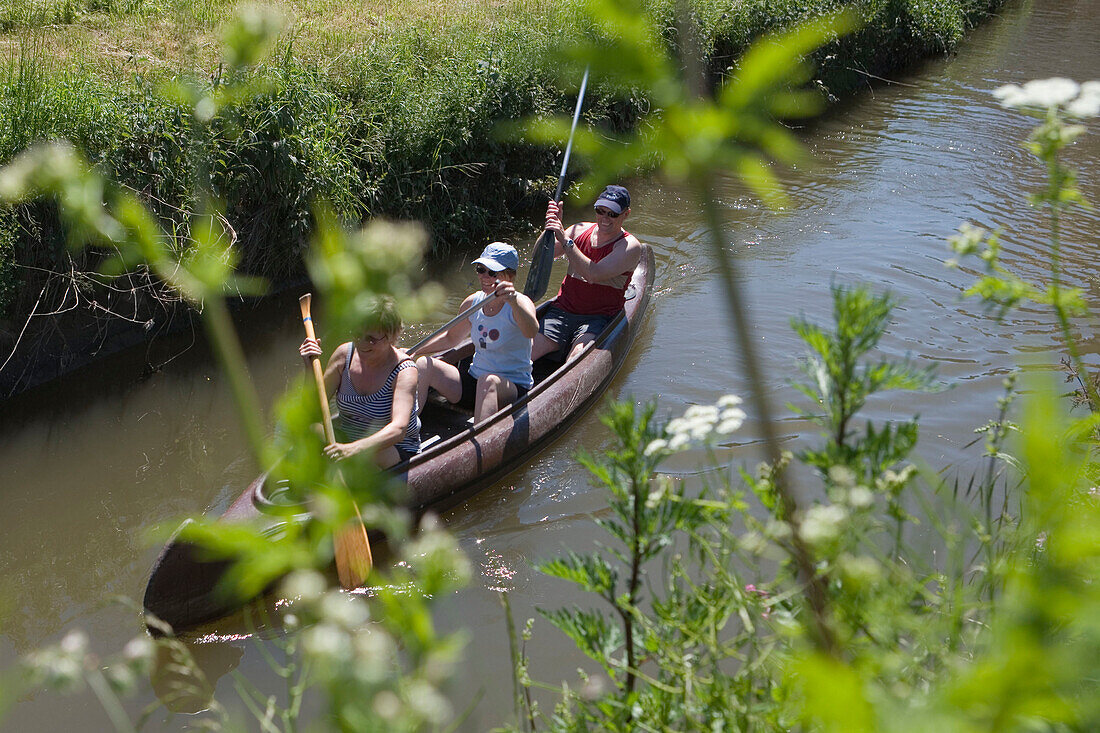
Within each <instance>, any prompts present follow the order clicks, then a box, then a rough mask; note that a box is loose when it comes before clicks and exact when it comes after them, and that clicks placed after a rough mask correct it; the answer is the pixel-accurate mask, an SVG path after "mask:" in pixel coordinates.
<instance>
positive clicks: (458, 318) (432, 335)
mask: <svg viewBox="0 0 1100 733" xmlns="http://www.w3.org/2000/svg"><path fill="white" fill-rule="evenodd" d="M498 297H500V296H498V295H497V294H496V293H493V294H492V295H491V296H489V297H488V298H486V299H485V300H483V301H481V302H480V303H475V304H474V305H471V306H470V307H469V308H467V309H466V310H464V311H462V312H461V313H459V314H458V315H457V316H455V317H454V318H452V319H451V320H449V321H447V322H446V323H444V324H443V325H442V326H440V327H439V328H437V329H435V330H434V331H432V332H431V333H429V334H428V335H427V336H425V337H424V338H422V339H420V340H419V341H417V342H416V343H415V344H413V346H412V348H410V349H408V352H409V353H410V354H411V353H413V352H414V351H416V350H417V349H419V348H420V347H421V346H423V345H424V344H426V343H428V342H429V341H431V340H432V339H434V338H435V337H436V336H438V335H439V334H441V333H443V332H444V331H446V330H447V329H448V328H450V327H451V326H453V325H455V324H456V323H458V322H459V321H461V320H462V319H463V318H466V317H467V316H469V315H471V314H473V313H477V312H478V311H479V310H481V309H482V308H484V307H485V306H486V305H488V304H489V301H491V300H493V299H494V298H498Z"/></svg>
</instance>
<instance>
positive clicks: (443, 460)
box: [144, 247, 653, 632]
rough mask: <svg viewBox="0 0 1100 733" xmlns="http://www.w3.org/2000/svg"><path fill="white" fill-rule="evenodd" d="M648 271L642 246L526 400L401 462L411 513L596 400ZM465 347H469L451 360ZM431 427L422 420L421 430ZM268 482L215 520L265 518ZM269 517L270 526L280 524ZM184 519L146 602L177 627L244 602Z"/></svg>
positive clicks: (515, 457)
mask: <svg viewBox="0 0 1100 733" xmlns="http://www.w3.org/2000/svg"><path fill="white" fill-rule="evenodd" d="M652 275H653V253H652V251H651V250H650V249H649V248H648V247H645V248H644V252H643V257H642V261H641V262H640V263H639V265H638V267H637V268H636V269H635V272H634V276H633V280H632V282H631V286H630V288H629V290H628V293H629V295H628V300H627V302H626V305H625V307H624V309H623V311H622V312H621V313H620V314H619V315H617V316H616V317H615V318H614V319H613V320H612V321H611V323H609V324H608V326H607V328H606V329H604V331H603V332H602V333H601V334H600V336H599V337H598V338H597V339H596V341H594V342H593V343H591V344H589V345H588V346H587V347H586V349H585V351H584V353H583V354H582V355H581V356H580V357H579V358H578V359H576V360H574V361H572V362H569V363H568V364H565V365H563V366H561V367H558V368H557V369H555V370H553V371H551V372H549V373H548V374H546V375H545V376H543V377H542V378H541V379H538V381H537V382H536V384H535V386H534V388H532V390H531V391H530V392H529V393H528V395H527V396H526V397H525V398H524V399H523V400H520V401H518V402H516V403H515V404H513V405H511V406H510V407H509V408H506V409H503V410H501V411H499V412H497V413H496V414H495V415H492V416H490V417H488V418H486V419H485V420H483V421H482V422H481V423H479V424H477V425H469V426H465V424H464V423H463V427H462V428H461V429H458V430H457V431H456V430H452V431H451V432H450V433H447V434H445V435H443V436H442V439H440V440H438V441H437V442H436V443H434V444H433V445H430V446H429V447H427V448H425V449H424V450H423V451H422V452H421V453H418V454H417V455H415V456H414V457H413V458H412V459H411V460H410V461H408V462H407V463H405V464H402V465H399V466H397V467H396V468H395V469H394V470H395V471H396V472H397V473H398V477H399V478H400V479H401V480H402V481H404V483H405V484H406V488H407V494H406V497H405V505H406V506H407V507H408V508H409V509H411V510H412V511H413V512H414V514H416V515H420V514H422V513H424V512H426V511H428V510H434V511H443V510H445V509H447V508H449V507H451V506H454V505H455V504H457V503H459V502H461V501H463V500H464V499H465V498H467V497H469V496H470V495H472V494H473V493H475V492H476V491H478V490H479V489H481V488H483V487H485V486H486V485H488V484H491V483H493V482H494V481H496V480H497V479H498V478H500V477H502V476H504V475H506V474H508V473H510V472H511V471H513V470H515V469H516V468H518V467H519V466H521V465H523V464H524V463H526V462H527V461H529V460H530V459H531V458H532V457H533V456H534V455H537V454H538V453H539V452H540V451H542V450H543V449H544V448H545V447H546V446H547V445H548V444H549V443H551V442H552V441H553V440H555V439H556V438H558V437H560V436H561V435H562V433H563V432H564V431H565V430H567V429H568V428H569V426H571V425H572V424H573V423H575V422H576V421H577V420H578V419H579V418H580V417H581V416H582V415H583V414H584V413H585V412H586V411H587V410H588V409H589V408H590V407H592V406H593V405H594V404H595V403H596V402H597V401H598V400H599V399H600V398H601V396H602V395H603V393H604V391H605V390H606V388H607V386H608V384H609V383H610V382H611V380H612V378H613V377H614V376H615V374H616V373H617V372H618V370H619V368H620V367H621V366H622V364H623V362H624V361H625V359H626V355H627V353H628V352H629V351H630V347H631V345H632V344H633V342H634V338H635V336H636V335H637V332H638V328H639V326H640V323H641V320H642V318H643V317H644V314H645V311H646V308H647V306H648V303H649V296H650V285H651V281H652ZM545 307H546V306H545V305H544V306H542V308H545ZM471 349H472V346H471V345H470V344H466V345H465V346H464V347H462V348H460V349H457V350H455V352H453V353H452V354H451V358H452V359H457V358H458V357H460V356H461V355H462V354H464V353H469V351H470V350H471ZM540 366H541V365H540ZM544 371H545V369H544ZM537 376H538V375H537ZM430 424H431V423H430V421H429V420H427V419H426V420H425V425H426V427H427V426H429V425H430ZM264 478H265V476H260V477H258V478H257V479H256V480H255V481H253V482H252V483H251V484H250V485H249V486H248V488H247V489H245V490H244V491H243V492H242V493H241V494H240V496H238V497H237V499H236V500H235V501H234V502H233V504H232V505H230V507H229V508H228V509H227V510H226V511H225V513H224V514H223V515H222V516H221V517H220V519H219V521H226V522H241V521H256V520H260V521H263V519H262V518H264V517H266V515H265V514H264V513H263V512H262V511H261V507H262V505H263V503H264V501H265V499H264V495H263V489H264ZM267 521H268V522H269V523H270V525H271V526H272V528H273V529H274V528H275V527H277V524H278V521H279V520H276V519H271V518H268V519H267ZM188 522H190V520H188V521H185V522H184V524H183V525H181V526H180V528H179V529H178V530H177V531H176V534H175V535H174V536H173V537H172V538H171V539H170V540H169V542H168V543H167V545H166V546H165V547H164V549H163V550H162V551H161V553H160V555H159V556H158V557H157V559H156V561H155V562H154V564H153V569H152V572H151V573H150V578H149V584H148V586H147V587H146V590H145V599H144V606H145V611H146V613H148V614H151V615H153V616H155V617H156V618H158V619H159V620H160V621H162V622H163V623H165V624H167V625H168V626H170V627H171V628H172V629H173V630H174V631H176V632H179V631H183V630H186V629H189V628H192V627H194V626H197V625H199V624H203V623H206V622H208V621H212V620H214V619H217V618H220V617H222V616H225V615H228V614H229V613H232V612H233V611H235V610H237V609H238V608H240V607H241V606H242V605H243V604H244V603H247V602H248V601H249V600H250V599H248V598H240V597H236V598H234V597H232V596H229V595H227V594H226V593H224V592H223V590H222V588H221V587H220V585H219V584H220V583H221V581H222V579H223V578H224V576H225V574H226V571H227V570H228V568H229V566H230V561H228V560H212V559H209V558H207V557H204V553H203V551H202V550H201V549H200V548H196V547H194V546H193V545H191V544H189V543H187V542H185V541H182V540H181V539H180V538H179V535H180V532H182V531H183V530H184V528H185V527H186V526H187V524H188Z"/></svg>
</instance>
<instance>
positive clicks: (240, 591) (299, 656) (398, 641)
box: [0, 11, 469, 730]
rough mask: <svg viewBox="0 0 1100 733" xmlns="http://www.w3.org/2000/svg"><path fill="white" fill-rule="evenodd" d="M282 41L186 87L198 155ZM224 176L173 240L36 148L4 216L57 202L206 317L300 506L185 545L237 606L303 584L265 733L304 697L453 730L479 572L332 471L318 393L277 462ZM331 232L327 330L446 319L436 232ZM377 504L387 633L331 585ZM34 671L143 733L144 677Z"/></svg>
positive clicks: (186, 532)
mask: <svg viewBox="0 0 1100 733" xmlns="http://www.w3.org/2000/svg"><path fill="white" fill-rule="evenodd" d="M277 28H278V20H277V18H274V17H272V16H262V15H256V14H254V13H252V12H249V11H246V12H245V13H244V14H243V15H242V16H241V17H240V18H239V19H238V20H237V21H236V22H235V23H234V24H231V25H230V26H229V27H228V28H227V30H226V33H225V36H224V38H225V43H226V54H225V55H226V66H225V71H226V75H225V79H224V81H223V82H221V83H219V84H216V85H214V86H213V87H210V88H206V89H204V88H199V87H187V86H180V87H177V88H176V89H175V90H174V91H175V93H176V95H177V98H178V103H179V104H180V105H182V106H184V107H186V108H187V109H189V110H190V112H189V118H190V121H189V123H188V124H189V125H191V126H192V129H193V130H195V131H196V132H197V137H198V138H201V139H205V140H209V139H211V138H212V137H214V136H216V135H217V134H223V133H224V132H225V129H226V128H222V129H221V130H219V129H218V128H217V127H216V126H215V125H213V124H212V121H213V120H215V119H217V118H218V115H219V114H223V113H227V116H229V115H230V114H231V113H232V111H233V110H235V109H239V108H241V107H244V106H247V105H248V104H250V103H251V99H252V98H253V96H254V95H256V94H264V93H266V91H267V88H266V87H265V86H263V85H257V84H256V83H255V80H254V78H253V77H251V76H250V75H249V73H248V69H247V68H246V67H248V66H251V65H252V64H255V63H256V62H257V61H258V60H259V58H260V57H259V56H258V55H257V53H258V50H257V49H259V50H262V49H263V48H264V47H265V46H270V41H271V39H272V38H273V36H274V33H275V31H276V30H277ZM236 132H238V133H240V132H241V130H239V129H238V130H237V131H236ZM211 169H212V168H211V167H210V166H207V165H205V164H204V165H199V166H198V168H197V170H196V171H195V173H194V177H193V181H194V184H195V187H196V188H195V190H194V191H193V192H192V193H191V194H189V198H190V200H192V201H194V202H196V210H195V211H194V212H189V221H188V226H187V227H186V233H184V234H180V233H178V232H177V231H175V230H166V229H165V228H163V227H162V225H161V221H160V220H159V219H158V218H157V217H156V216H155V215H154V213H153V212H151V211H150V210H149V209H147V208H145V207H144V206H143V205H142V203H141V202H140V201H139V200H138V198H137V196H135V195H134V194H133V193H132V192H131V191H129V190H127V189H125V188H122V187H120V186H117V185H115V184H112V183H110V182H109V180H108V179H106V178H104V177H103V176H102V175H101V173H100V172H99V171H97V170H96V169H95V168H93V167H92V166H90V165H89V164H88V163H87V162H86V161H85V159H84V158H83V156H81V155H80V154H79V152H77V151H76V150H74V148H73V147H72V146H70V145H68V144H64V143H52V144H46V145H41V146H38V147H35V148H32V149H30V150H28V151H27V152H25V153H23V154H21V155H20V156H18V157H17V158H16V159H15V160H14V161H13V162H12V163H11V164H9V165H8V166H6V167H5V168H3V169H0V199H2V200H4V201H6V202H10V203H19V202H24V201H29V200H33V199H34V198H36V197H40V196H49V197H51V198H52V199H53V200H54V201H55V203H56V207H57V211H58V213H59V216H60V218H61V220H62V221H63V222H64V223H65V224H66V225H67V227H68V229H69V231H70V235H69V236H70V240H71V245H72V246H73V248H74V250H75V249H79V248H81V247H83V246H85V245H92V246H95V247H98V248H102V249H103V250H105V251H106V252H107V253H108V257H107V259H106V260H105V262H106V264H105V272H107V273H108V274H117V273H121V272H125V271H128V270H130V269H132V268H134V267H139V266H140V267H147V268H149V269H150V270H151V271H152V272H154V273H155V274H156V275H157V276H158V277H159V278H160V279H161V281H162V282H164V283H165V284H166V285H168V286H169V287H171V288H173V290H174V291H176V292H178V293H179V294H180V295H181V296H182V297H184V298H186V299H187V300H188V301H190V302H191V303H193V304H196V305H201V306H202V312H203V318H204V323H205V324H206V326H207V328H208V331H209V334H210V337H211V341H212V343H213V344H214V347H215V350H216V352H217V354H218V356H219V359H220V361H221V366H222V368H223V370H224V372H225V373H226V375H227V377H228V378H229V380H230V383H231V384H232V385H233V389H234V397H235V398H236V400H237V407H238V412H239V413H240V416H241V418H242V421H243V422H244V424H245V427H246V430H247V431H248V433H249V437H250V439H251V441H252V448H253V453H254V458H255V460H256V463H257V465H260V466H264V467H266V468H268V472H267V474H266V482H267V484H266V485H267V488H268V490H269V491H271V492H275V491H276V490H277V489H285V494H286V496H287V497H288V498H289V499H290V500H289V501H285V502H283V503H281V504H279V505H277V507H276V508H275V509H274V510H273V511H272V512H271V515H270V517H269V520H270V521H269V522H267V523H266V525H264V524H260V525H253V524H243V523H242V524H226V523H221V522H213V521H210V520H207V519H202V520H195V521H191V522H189V523H187V524H186V525H185V526H184V527H183V529H182V530H181V532H180V537H181V538H182V539H185V540H187V541H190V542H192V543H195V544H197V545H198V546H199V547H200V549H201V551H202V552H204V553H206V554H207V555H208V556H210V557H216V558H224V559H229V560H233V561H234V562H233V565H232V569H231V571H230V572H229V573H228V575H227V576H226V578H225V581H224V582H223V584H222V588H221V591H222V592H223V593H226V594H235V595H237V596H238V597H242V598H249V597H252V596H254V595H256V594H258V593H259V592H261V591H263V590H264V589H266V588H268V587H271V586H272V584H273V583H274V582H275V581H277V580H278V579H280V578H283V577H288V581H287V583H288V585H287V587H286V588H285V591H284V592H285V594H286V595H287V597H289V598H293V599H297V605H296V611H297V613H296V614H295V615H290V616H287V617H286V618H285V622H286V625H287V627H288V629H287V630H288V633H289V634H290V636H289V637H288V638H287V640H285V641H283V642H277V643H276V645H277V646H278V647H279V648H280V649H281V651H282V654H283V655H284V657H285V658H286V661H285V662H280V661H277V660H276V659H275V657H274V656H273V655H272V654H270V653H269V652H268V651H267V650H266V648H265V647H263V644H262V642H261V651H262V653H263V654H264V655H265V658H266V659H268V661H269V663H270V664H271V665H272V668H273V671H274V672H275V673H276V674H277V676H279V677H281V678H283V679H284V680H285V681H286V683H287V689H288V691H287V698H286V699H287V702H286V706H285V707H278V706H277V705H276V701H275V698H274V697H271V696H269V695H266V694H264V693H262V692H260V691H259V690H257V689H255V688H254V687H253V686H252V685H251V683H249V682H248V681H247V680H243V679H240V678H239V679H238V692H239V693H240V696H241V698H242V699H243V701H244V702H245V704H246V706H248V707H249V709H250V710H251V711H252V712H253V714H254V715H255V716H256V719H257V721H258V722H260V723H261V724H262V725H263V726H264V728H265V730H272V729H274V727H275V722H273V721H276V720H277V721H280V722H281V723H282V725H283V726H284V727H285V729H287V730H293V729H295V728H296V727H297V717H298V715H299V713H300V710H301V705H300V703H301V699H302V696H303V694H304V692H305V690H306V689H307V687H313V688H315V689H318V690H320V691H322V692H323V694H324V699H325V701H326V702H327V705H328V715H329V718H330V719H331V720H332V721H333V725H334V726H335V727H338V728H340V729H342V730H367V729H370V730H380V729H386V730H419V729H423V728H424V727H426V726H428V725H441V724H443V723H444V722H445V721H447V720H449V719H450V718H451V717H452V716H453V711H452V710H451V709H450V706H449V704H448V703H447V701H446V700H445V699H444V698H443V697H442V695H441V693H440V691H439V687H440V685H441V684H442V682H443V681H444V680H445V679H446V677H447V676H448V675H449V674H450V669H451V665H452V664H453V662H454V660H455V659H456V657H457V654H458V652H459V651H460V649H461V647H462V639H461V637H460V636H458V635H451V636H441V635H439V634H437V633H436V632H435V630H434V627H433V623H432V617H431V603H432V600H433V599H434V598H435V597H438V596H442V595H446V594H449V593H452V592H453V591H454V590H455V588H457V587H459V586H461V585H462V584H464V583H465V582H466V581H467V579H468V577H469V567H468V565H467V564H466V562H465V558H464V557H463V556H462V555H461V553H460V552H459V551H458V548H457V546H456V544H455V542H454V540H453V539H452V538H451V537H450V536H449V535H446V534H445V533H444V532H442V531H441V530H440V529H439V528H438V527H436V526H435V525H434V524H433V523H432V521H431V520H430V519H426V520H425V522H424V523H422V526H421V528H420V532H419V533H418V535H417V537H416V538H415V539H414V540H411V541H410V540H409V530H410V526H409V525H410V521H409V517H408V516H407V514H406V513H405V512H403V511H399V510H395V509H393V508H392V507H393V504H394V502H395V498H396V487H395V484H394V482H393V481H392V479H391V478H389V477H386V476H383V475H382V474H381V473H380V472H379V471H378V470H377V469H376V468H374V466H373V462H371V461H369V460H367V461H347V462H344V463H342V464H340V465H339V466H337V465H335V464H334V463H333V462H331V461H328V460H325V459H324V458H323V454H322V452H321V450H320V449H321V447H322V446H321V443H320V439H319V438H318V437H317V435H316V433H315V432H314V431H313V430H312V423H314V422H315V421H316V419H317V415H316V413H317V411H318V405H317V399H316V392H315V391H314V389H313V387H312V386H308V387H307V385H305V383H304V382H301V383H298V384H296V385H295V386H294V387H293V388H292V389H291V391H290V392H289V393H288V394H287V395H286V396H285V397H284V398H283V400H282V401H281V402H280V416H281V430H280V431H279V433H278V438H277V440H275V441H273V442H272V443H271V444H268V443H267V441H265V440H264V437H263V426H262V423H261V415H260V412H259V409H258V400H256V397H255V395H254V393H253V387H252V384H251V380H250V379H249V377H248V374H247V371H246V369H245V364H244V360H243V358H242V355H241V352H240V346H239V343H238V341H237V337H236V334H235V332H234V331H233V327H232V323H231V321H230V319H229V318H228V314H227V312H226V309H225V303H224V300H223V296H224V295H225V294H226V292H228V291H229V290H230V289H232V290H233V292H239V291H242V290H245V289H248V288H252V287H254V285H255V283H254V282H253V281H251V280H249V279H247V278H242V277H241V276H239V275H238V274H237V269H238V266H239V258H238V254H237V251H236V250H235V248H234V246H233V239H232V232H231V228H229V227H227V226H226V225H225V218H224V216H223V214H222V212H221V211H220V210H219V208H218V205H217V203H216V197H215V196H214V195H213V194H212V184H211V181H212V178H211V176H210V175H209V174H210V171H211ZM318 220H319V227H318V235H317V241H316V243H315V247H314V250H315V252H314V254H313V255H311V256H310V258H309V266H310V270H311V273H312V274H313V275H314V276H315V278H316V280H317V282H318V284H319V285H321V286H322V287H323V288H324V289H325V290H326V291H327V293H328V294H329V295H330V298H329V300H328V302H327V306H328V311H327V312H326V322H329V323H331V324H332V325H333V327H334V328H335V329H340V331H336V333H340V334H341V335H347V334H348V333H351V334H355V333H360V332H361V331H362V323H363V317H364V315H365V313H366V311H367V310H368V306H369V304H370V303H371V302H373V301H374V300H375V299H376V298H377V297H379V296H382V295H385V296H388V297H393V298H395V300H396V301H397V305H398V309H399V310H400V311H403V312H404V314H405V315H406V316H410V315H411V316H413V317H420V316H422V314H423V313H424V312H426V310H427V309H429V308H431V307H433V306H434V305H435V302H436V299H437V297H438V291H437V290H432V289H425V290H421V291H418V290H416V289H414V288H413V286H412V280H413V277H414V273H415V272H416V271H417V269H418V267H419V264H420V254H421V252H422V251H423V249H424V236H423V233H422V232H421V231H420V230H419V229H417V228H415V227H409V226H403V227H402V226H393V225H386V224H381V223H379V224H375V225H372V226H371V227H368V228H367V229H365V230H363V231H360V232H354V233H353V232H349V231H347V230H345V229H344V228H343V227H342V226H340V225H339V224H338V223H337V221H336V220H335V216H334V215H332V214H331V213H328V211H327V210H322V212H321V214H320V215H319V216H318ZM333 340H334V341H335V338H333ZM349 487H355V488H354V490H352V489H350V488H349ZM360 503H363V504H365V507H364V509H363V511H362V514H363V515H364V517H365V518H366V521H367V522H368V523H369V524H371V525H372V526H376V527H382V528H385V530H386V531H387V535H388V538H389V540H390V543H391V548H392V549H393V550H394V551H395V552H396V553H397V554H398V555H399V556H400V559H401V562H400V564H399V569H398V570H396V571H394V572H393V573H392V575H391V577H390V578H388V579H387V582H383V583H382V584H381V587H380V588H378V589H377V590H376V591H375V593H374V595H375V599H376V600H375V604H376V605H377V606H378V607H379V609H380V614H381V622H380V623H377V624H370V625H367V624H366V622H367V621H368V620H369V618H370V611H369V610H368V609H367V604H366V602H365V600H364V599H362V598H359V597H356V596H350V595H348V594H345V593H343V592H339V591H330V592H326V585H327V583H328V581H327V580H325V578H324V577H323V576H321V575H320V574H319V573H317V569H319V568H324V567H326V566H328V565H330V564H331V562H332V556H333V543H332V538H333V536H334V534H335V533H337V532H339V531H341V530H342V528H344V527H346V525H347V523H348V522H349V520H351V519H352V518H353V517H356V516H357V515H358V509H357V505H358V504H360ZM306 507H308V515H306V512H305V511H304V510H305V508H306ZM151 623H153V624H154V625H156V624H157V623H158V622H157V621H156V620H155V619H154V620H152V621H151ZM303 628H304V630H302V629H303ZM161 630H162V631H166V632H169V633H170V632H171V630H170V629H161ZM299 642H300V643H299ZM165 643H166V644H169V645H170V644H171V642H165ZM177 651H178V650H177ZM170 653H171V654H175V652H171V651H170ZM173 659H175V657H173ZM177 661H178V663H179V664H183V665H186V663H187V662H186V659H180V660H177ZM174 663H175V662H174ZM27 666H28V670H29V671H30V672H31V673H32V674H33V675H37V677H35V678H34V679H35V680H38V681H39V683H41V682H46V683H49V684H51V685H52V686H54V687H58V688H65V687H69V686H71V685H75V684H87V685H88V686H89V687H91V688H92V689H93V691H94V692H95V693H96V695H97V696H98V697H99V699H100V701H101V703H102V704H103V706H104V708H105V709H106V710H107V712H108V714H109V715H110V716H111V719H112V722H113V723H114V725H115V727H116V728H118V729H119V730H131V729H132V725H131V723H130V721H129V719H128V717H127V715H126V713H125V711H124V710H123V708H122V706H121V705H120V703H119V699H118V695H119V694H120V693H121V692H123V691H124V690H123V688H122V686H121V685H115V684H114V682H112V680H115V679H116V678H117V679H120V680H121V679H123V678H124V677H125V679H131V678H132V677H133V674H132V672H127V670H128V669H129V668H128V667H127V666H125V665H124V664H120V665H112V666H109V667H108V668H107V670H106V671H101V669H100V663H99V661H98V660H97V659H95V657H94V656H91V655H89V654H87V651H86V648H85V645H84V644H83V642H81V641H80V638H79V637H76V641H73V642H72V643H66V642H63V643H62V645H61V646H60V647H59V648H58V649H57V650H46V651H44V652H43V653H42V654H40V655H38V656H36V657H33V658H31V659H29V660H28V665H27ZM126 675H128V676H126ZM189 679H190V678H189ZM131 681H132V679H131ZM192 681H193V680H192ZM187 684H191V682H188V683H187ZM112 686H113V687H112ZM215 707H216V709H217V711H219V715H220V717H218V718H216V719H215V720H212V721H210V722H211V723H212V725H214V726H215V727H220V726H223V725H227V724H228V721H227V719H226V718H225V716H224V709H223V708H221V707H220V706H215Z"/></svg>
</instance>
